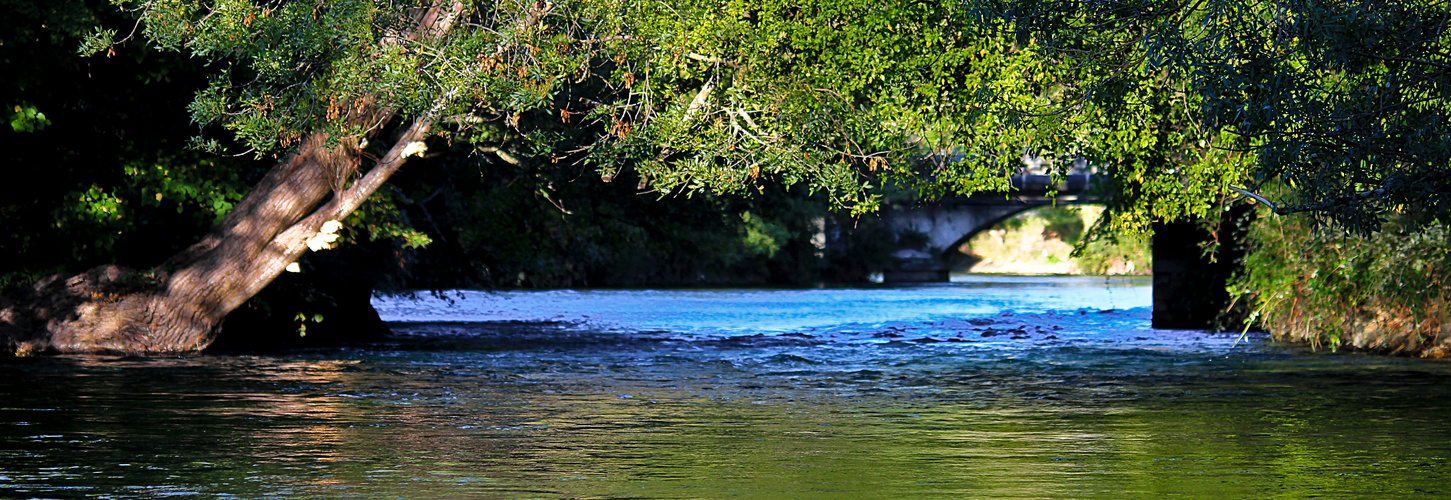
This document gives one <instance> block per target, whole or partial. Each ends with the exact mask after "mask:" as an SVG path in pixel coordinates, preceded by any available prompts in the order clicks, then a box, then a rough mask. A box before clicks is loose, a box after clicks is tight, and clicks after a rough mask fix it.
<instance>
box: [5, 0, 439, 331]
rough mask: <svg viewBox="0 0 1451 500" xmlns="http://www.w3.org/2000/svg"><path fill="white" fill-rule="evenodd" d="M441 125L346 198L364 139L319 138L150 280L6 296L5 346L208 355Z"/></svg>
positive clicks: (55, 283)
mask: <svg viewBox="0 0 1451 500" xmlns="http://www.w3.org/2000/svg"><path fill="white" fill-rule="evenodd" d="M461 7H462V3H461V2H451V5H450V6H449V7H448V8H439V7H435V8H433V9H430V10H429V11H427V12H426V13H424V15H422V16H420V18H419V19H418V31H416V33H424V32H427V31H433V32H440V31H442V30H446V29H448V28H449V26H450V25H451V24H452V22H453V21H454V18H456V17H457V16H458V14H459V11H460V10H461ZM392 116H393V114H392V113H391V112H390V111H388V110H381V109H377V108H376V107H372V106H368V107H365V109H364V110H363V111H362V112H360V113H358V114H356V115H354V116H353V117H351V119H352V120H361V121H365V122H367V121H371V123H374V124H377V123H382V122H384V121H387V120H389V119H391V117H392ZM433 120H434V116H433V115H432V114H426V115H424V116H422V117H420V118H416V119H414V120H413V121H412V122H411V123H409V124H408V126H407V128H405V129H404V130H403V131H402V132H401V133H399V134H398V138H397V140H396V141H395V142H394V144H393V146H392V147H391V148H390V150H389V151H388V153H387V154H386V155H385V156H384V157H383V158H382V159H381V160H379V161H378V162H377V163H376V164H375V165H374V166H373V167H372V168H371V169H369V171H368V172H367V173H366V174H365V175H363V176H362V177H361V178H360V179H358V180H356V181H355V182H353V184H352V185H350V186H346V187H345V188H341V189H339V188H338V180H339V174H340V172H350V171H351V168H350V167H351V166H353V165H357V164H358V162H359V160H360V158H361V151H359V150H358V148H357V147H356V145H357V144H358V142H359V139H361V138H357V137H353V138H347V139H345V140H332V141H329V140H328V139H329V138H328V137H327V136H326V135H325V134H323V133H320V132H319V133H314V134H312V135H311V136H308V137H307V138H306V139H304V140H303V141H302V143H301V144H300V146H299V149H298V151H297V152H296V153H294V154H293V155H292V156H291V157H289V158H288V159H287V160H286V161H284V162H282V163H280V164H278V165H276V166H275V167H273V168H272V169H271V170H270V171H269V172H268V173H267V175H266V176H265V177H264V178H263V179H262V181H261V182H259V183H258V184H257V185H256V186H255V187H254V188H253V189H252V191H251V192H249V193H248V194H247V196H246V197H244V198H243V199H242V201H241V202H239V203H238V204H237V205H236V206H235V207H234V208H233V209H232V211H231V212H230V213H228V214H227V216H226V217H225V218H224V219H223V220H222V222H221V223H219V224H218V225H217V226H216V227H214V228H213V229H212V230H211V232H210V233H208V234H207V235H206V236H205V237H204V238H202V240H201V241H200V242H198V243H196V244H195V245H192V246H191V247H189V248H187V249H185V250H183V251H182V252H180V253H178V254H177V255H175V256H173V257H171V258H170V259H168V260H167V261H166V262H165V263H163V264H162V265H161V266H158V267H156V268H153V269H150V270H147V271H139V272H138V271H131V270H126V269H122V268H119V267H117V266H102V267H98V268H95V269H92V270H90V271H87V272H85V273H82V274H80V275H76V276H71V277H62V276H54V277H51V278H47V279H45V280H42V281H40V282H38V283H36V284H35V285H34V286H33V287H32V288H31V289H30V290H28V291H27V292H26V294H27V295H26V296H23V297H17V299H18V300H17V301H16V302H15V303H13V304H11V303H5V302H4V300H5V299H3V298H0V344H3V346H0V347H4V348H6V349H7V350H9V351H11V352H14V353H18V354H22V355H23V354H27V353H35V352H60V353H86V352H91V353H95V352H109V353H127V354H155V353H175V352H191V351H198V350H201V349H202V348H205V347H206V346H207V345H209V344H211V342H212V341H213V340H214V339H215V332H216V331H217V329H218V328H217V327H218V325H219V324H220V323H221V321H222V318H224V317H225V316H226V315H227V313H229V312H231V311H232V310H234V309H236V308H237V307H238V306H241V305H242V304H243V303H244V302H246V301H247V300H248V299H249V298H251V297H252V296H253V295H255V294H257V292H259V291H261V290H262V288H263V287H265V286H267V284H268V283H270V282H271V281H272V280H273V279H274V278H276V277H277V275H278V274H280V273H281V272H282V271H283V270H284V269H285V268H286V267H287V265H288V264H291V263H292V262H296V261H297V259H298V258H299V257H301V255H302V253H303V252H305V251H306V250H307V249H308V246H307V241H308V240H309V239H310V238H312V237H313V236H315V235H317V234H318V232H319V230H320V229H321V227H322V225H323V223H325V222H327V221H330V220H339V219H342V218H343V217H345V216H347V215H348V214H349V213H351V212H352V211H353V210H355V209H357V208H358V206H359V205H361V204H362V203H363V201H364V200H366V199H367V198H368V196H369V195H371V194H372V193H373V192H374V191H376V190H377V189H378V187H379V186H381V185H382V184H383V182H384V181H386V180H387V179H388V177H389V176H391V175H392V174H393V173H394V172H395V171H397V170H398V168H399V167H400V166H402V164H403V162H404V161H405V160H406V155H405V151H406V150H408V149H409V146H410V145H413V144H414V143H417V142H421V141H422V140H423V139H424V138H425V137H427V136H428V133H429V129H430V127H431V126H432V124H433ZM373 128H374V129H376V127H373ZM330 194H331V195H332V197H331V198H329V195H330Z"/></svg>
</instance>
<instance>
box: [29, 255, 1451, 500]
mask: <svg viewBox="0 0 1451 500" xmlns="http://www.w3.org/2000/svg"><path fill="white" fill-rule="evenodd" d="M420 297H421V298H419V299H417V300H413V299H403V298H391V299H379V300H378V301H377V302H376V304H377V305H378V307H379V310H380V312H381V313H382V314H384V316H385V317H386V318H387V319H388V320H390V321H393V322H395V323H394V330H395V332H396V333H397V336H396V338H395V339H393V340H391V341H390V342H387V343H383V344H378V345H372V346H367V347H359V348H349V349H340V350H323V351H304V352H293V353H287V354H280V355H267V356H258V355H216V354H212V355H203V356H194V357H180V358H160V359H142V358H116V357H97V356H65V357H53V358H20V359H10V360H5V361H0V388H3V391H4V392H3V394H4V402H3V403H0V497H34V498H78V497H98V498H157V497H172V496H184V497H185V496H198V497H208V498H214V497H229V498H271V497H296V498H334V497H343V496H351V497H361V498H400V497H402V498H738V497H739V498H747V497H748V498H1224V497H1231V498H1304V497H1311V496H1313V497H1317V498H1442V497H1451V488H1448V487H1447V486H1446V485H1447V484H1451V482H1448V479H1451V477H1448V472H1451V468H1448V467H1451V466H1448V461H1447V460H1448V457H1451V449H1448V448H1451V437H1448V436H1451V432H1448V431H1451V425H1448V424H1447V423H1446V418H1445V415H1448V414H1451V413H1448V410H1451V408H1448V406H1451V405H1448V403H1447V401H1451V398H1448V396H1451V394H1448V388H1451V384H1448V383H1447V382H1451V368H1448V365H1447V364H1445V363H1443V362H1438V361H1430V360H1419V359H1401V358H1375V357H1366V356H1353V355H1327V354H1323V353H1321V354H1316V353H1310V352H1307V351H1305V350H1303V349H1298V348H1293V347H1288V346H1281V345H1275V344H1273V343H1270V342H1268V341H1267V340H1266V339H1264V338H1261V337H1257V336H1250V337H1248V338H1240V336H1238V335H1234V334H1209V333H1205V332H1195V331H1177V330H1153V329H1151V328H1149V326H1148V309H1147V306H1148V301H1149V298H1148V297H1149V291H1148V287H1147V286H1146V284H1145V283H1143V282H1142V281H1128V282H1123V281H1107V282H1106V281H1104V280H1103V279H1102V278H1021V279H1015V278H978V279H975V280H973V281H969V282H959V283H953V284H950V285H941V286H924V287H902V288H877V289H821V290H694V291H625V290H615V291H549V292H501V293H486V292H469V291H464V292H450V293H449V294H446V297H447V298H446V299H440V298H435V297H430V296H428V295H426V294H425V295H422V296H420Z"/></svg>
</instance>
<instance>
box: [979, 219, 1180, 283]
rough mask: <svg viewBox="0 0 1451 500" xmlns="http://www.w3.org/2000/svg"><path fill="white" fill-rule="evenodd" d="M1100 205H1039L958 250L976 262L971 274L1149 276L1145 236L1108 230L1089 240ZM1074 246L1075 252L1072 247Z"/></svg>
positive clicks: (986, 232) (1149, 265)
mask: <svg viewBox="0 0 1451 500" xmlns="http://www.w3.org/2000/svg"><path fill="white" fill-rule="evenodd" d="M1103 211H1104V209H1103V207H1101V206H1095V205H1090V206H1054V207H1043V208H1040V209H1036V210H1030V211H1027V212H1024V213H1021V214H1018V215H1016V216H1014V217H1012V218H1009V219H1007V220H1004V221H1003V222H1001V223H999V224H998V225H996V226H994V227H992V228H990V229H988V230H986V231H983V232H981V233H978V234H977V235H976V236H974V237H973V238H972V239H971V240H969V241H968V242H967V243H966V244H964V245H963V246H962V247H961V248H960V249H959V250H960V251H961V252H962V253H964V254H967V255H970V256H973V257H974V258H976V259H980V260H978V261H977V262H976V263H975V264H973V266H972V267H971V268H970V269H969V271H970V272H975V273H1006V274H1095V275H1108V274H1150V273H1152V272H1153V268H1152V264H1153V262H1152V259H1151V258H1150V253H1149V242H1148V238H1147V237H1145V236H1144V235H1143V234H1109V233H1108V232H1107V231H1105V232H1104V233H1105V235H1104V236H1100V237H1097V238H1092V239H1090V240H1088V241H1085V240H1084V238H1090V237H1091V234H1092V232H1091V231H1088V228H1092V227H1093V226H1094V225H1095V224H1097V223H1098V222H1099V220H1100V219H1101V218H1102V216H1103ZM1075 249H1076V251H1075Z"/></svg>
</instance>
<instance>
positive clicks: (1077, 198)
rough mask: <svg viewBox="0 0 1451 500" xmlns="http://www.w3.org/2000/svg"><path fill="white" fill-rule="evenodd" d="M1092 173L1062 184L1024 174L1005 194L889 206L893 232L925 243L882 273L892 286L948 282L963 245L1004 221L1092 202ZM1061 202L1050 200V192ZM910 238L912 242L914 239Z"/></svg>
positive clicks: (886, 213)
mask: <svg viewBox="0 0 1451 500" xmlns="http://www.w3.org/2000/svg"><path fill="white" fill-rule="evenodd" d="M1091 180H1092V178H1091V176H1090V174H1069V175H1064V176H1059V177H1058V181H1057V183H1054V182H1053V178H1052V177H1051V176H1048V175H1033V174H1021V175H1016V176H1013V178H1012V182H1013V189H1012V190H1011V191H1008V192H1006V193H1003V192H997V193H978V194H975V195H972V196H964V197H954V198H943V199H939V200H934V201H932V202H931V203H926V204H920V205H916V206H887V207H885V208H884V209H883V210H882V214H881V217H882V221H883V222H884V223H885V224H886V225H887V227H888V228H889V229H890V230H891V231H892V234H896V235H903V234H913V233H915V234H918V235H921V236H922V237H925V239H926V241H925V243H923V244H921V245H914V246H916V248H903V249H899V250H897V251H896V252H895V253H894V254H893V255H892V256H893V257H894V259H893V260H894V261H895V263H894V266H893V267H892V268H890V269H887V270H885V271H884V272H883V273H882V278H883V280H884V281H887V282H898V283H900V282H927V281H947V279H948V272H949V271H950V270H951V269H952V267H953V265H954V264H958V265H960V264H963V259H964V258H965V256H964V255H962V254H961V253H960V252H958V250H957V249H958V247H960V246H962V244H963V243H966V242H967V240H969V239H972V237H973V236H975V235H977V233H979V232H982V231H983V230H986V229H988V228H990V227H992V226H993V225H994V224H997V223H998V222H1001V221H1002V220H1003V219H1006V218H1008V217H1012V216H1014V215H1017V214H1019V213H1022V212H1024V211H1027V210H1031V209H1034V208H1037V207H1041V206H1045V205H1049V204H1052V203H1054V202H1055V200H1056V202H1057V203H1059V204H1065V203H1068V204H1077V203H1092V200H1091V199H1090V198H1089V197H1087V196H1086V195H1085V193H1086V191H1087V189H1088V186H1089V183H1090V181H1091ZM1050 187H1052V188H1055V189H1056V191H1057V196H1056V198H1049V197H1048V191H1049V188H1050ZM908 239H911V237H910V236H909V237H908Z"/></svg>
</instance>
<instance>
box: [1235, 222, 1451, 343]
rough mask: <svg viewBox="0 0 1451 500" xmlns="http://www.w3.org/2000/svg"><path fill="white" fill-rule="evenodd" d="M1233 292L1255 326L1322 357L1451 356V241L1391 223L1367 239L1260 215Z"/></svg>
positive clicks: (1439, 229) (1433, 229)
mask: <svg viewBox="0 0 1451 500" xmlns="http://www.w3.org/2000/svg"><path fill="white" fill-rule="evenodd" d="M1250 237H1251V240H1252V245H1251V248H1250V251H1249V253H1248V254H1246V256H1245V260H1244V269H1243V270H1242V271H1241V274H1240V275H1239V277H1237V278H1236V279H1235V281H1234V282H1233V284H1232V285H1231V291H1232V293H1234V294H1236V295H1237V296H1238V298H1237V299H1236V300H1243V301H1247V302H1249V303H1251V304H1252V306H1251V309H1252V310H1253V313H1252V316H1251V320H1252V321H1254V326H1258V327H1260V328H1263V329H1265V330H1266V331H1268V332H1270V333H1271V334H1273V335H1275V336H1276V337H1278V338H1281V339H1284V340H1289V341H1293V342H1300V343H1304V344H1306V345H1309V346H1311V347H1313V348H1316V349H1328V350H1331V351H1335V350H1339V349H1353V350H1360V351H1366V352H1373V353H1380V354H1397V355H1408V356H1424V357H1435V358H1440V357H1446V356H1448V355H1451V307H1448V303H1447V298H1448V296H1451V282H1448V280H1447V277H1448V276H1451V232H1448V230H1447V228H1446V227H1445V226H1444V225H1441V224H1433V225H1429V226H1419V225H1415V224H1410V223H1409V221H1407V220H1404V219H1402V220H1391V221H1389V222H1387V224H1386V225H1385V227H1384V228H1382V230H1381V231H1380V232H1377V233H1375V234H1373V235H1370V236H1357V235H1350V234H1345V233H1343V232H1341V231H1338V230H1334V229H1316V228H1312V227H1310V226H1309V224H1308V223H1306V222H1305V221H1304V220H1303V218H1297V217H1275V216H1270V215H1268V214H1261V216H1260V217H1258V218H1257V220H1256V221H1255V222H1254V223H1253V225H1252V227H1251V230H1250Z"/></svg>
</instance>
